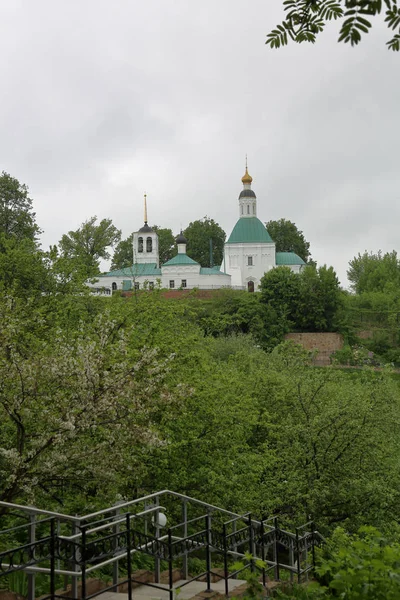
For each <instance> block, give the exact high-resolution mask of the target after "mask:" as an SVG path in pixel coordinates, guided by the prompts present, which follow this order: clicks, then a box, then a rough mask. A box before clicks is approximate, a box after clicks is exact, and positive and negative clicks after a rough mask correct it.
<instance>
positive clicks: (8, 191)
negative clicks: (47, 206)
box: [0, 171, 40, 242]
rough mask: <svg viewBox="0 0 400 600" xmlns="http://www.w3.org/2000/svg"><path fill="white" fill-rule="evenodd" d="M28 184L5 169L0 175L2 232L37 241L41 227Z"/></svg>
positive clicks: (0, 226) (20, 238)
mask: <svg viewBox="0 0 400 600" xmlns="http://www.w3.org/2000/svg"><path fill="white" fill-rule="evenodd" d="M28 193H29V190H28V188H27V186H26V185H24V184H21V183H20V182H19V181H18V179H15V177H11V175H9V174H8V173H6V172H5V171H3V172H2V174H1V175H0V233H3V234H4V235H5V236H7V237H13V238H15V239H16V240H18V241H20V240H23V239H29V240H32V241H34V242H36V239H37V236H38V235H39V233H40V229H39V227H38V226H37V224H36V215H35V213H34V212H33V208H32V199H31V198H30V197H29V195H28Z"/></svg>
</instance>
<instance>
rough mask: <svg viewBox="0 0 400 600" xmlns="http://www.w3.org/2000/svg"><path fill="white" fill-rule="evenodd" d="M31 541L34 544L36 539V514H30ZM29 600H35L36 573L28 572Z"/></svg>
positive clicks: (33, 548) (33, 550)
mask: <svg viewBox="0 0 400 600" xmlns="http://www.w3.org/2000/svg"><path fill="white" fill-rule="evenodd" d="M28 532H29V543H30V544H34V543H35V541H36V515H35V514H34V513H31V514H30V515H29V527H28ZM32 552H33V553H34V552H35V546H32ZM28 600H35V573H28Z"/></svg>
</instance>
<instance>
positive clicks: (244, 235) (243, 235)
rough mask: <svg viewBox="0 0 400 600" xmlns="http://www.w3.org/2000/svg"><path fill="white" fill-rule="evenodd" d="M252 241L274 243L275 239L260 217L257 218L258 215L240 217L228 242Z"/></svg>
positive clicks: (241, 242)
mask: <svg viewBox="0 0 400 600" xmlns="http://www.w3.org/2000/svg"><path fill="white" fill-rule="evenodd" d="M251 242H253V243H254V242H264V243H265V242H268V243H273V240H272V238H271V236H270V235H269V233H268V231H267V229H266V227H265V225H263V224H262V223H261V221H260V219H257V217H240V219H239V221H238V222H237V223H236V225H235V227H234V228H233V230H232V233H231V235H230V236H229V240H228V241H227V244H243V243H251Z"/></svg>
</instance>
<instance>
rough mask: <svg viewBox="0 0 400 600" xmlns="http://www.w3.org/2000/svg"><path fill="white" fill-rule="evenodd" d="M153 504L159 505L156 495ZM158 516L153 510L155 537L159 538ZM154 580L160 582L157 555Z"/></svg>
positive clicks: (157, 512)
mask: <svg viewBox="0 0 400 600" xmlns="http://www.w3.org/2000/svg"><path fill="white" fill-rule="evenodd" d="M155 505H156V506H159V505H160V500H159V498H158V496H157V497H156V499H155ZM158 518H159V511H158V510H156V511H154V519H155V520H154V524H155V527H156V531H155V538H156V539H157V538H159V537H160V525H159V522H158ZM154 582H155V583H160V559H159V558H158V556H156V557H155V558H154Z"/></svg>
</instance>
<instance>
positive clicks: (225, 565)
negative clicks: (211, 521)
mask: <svg viewBox="0 0 400 600" xmlns="http://www.w3.org/2000/svg"><path fill="white" fill-rule="evenodd" d="M222 532H223V533H222V534H223V537H224V540H223V542H224V577H225V596H226V597H228V595H229V582H228V577H229V573H228V549H227V547H226V525H225V523H224V524H223V530H222Z"/></svg>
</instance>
